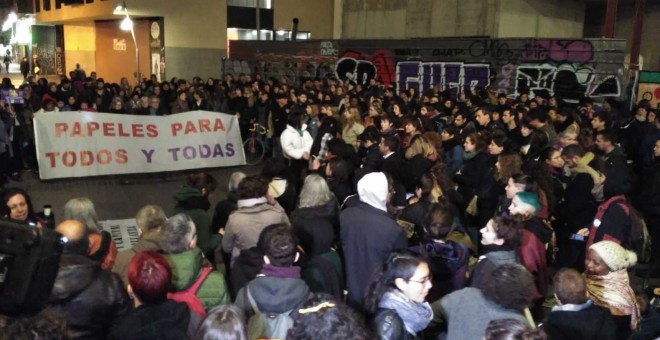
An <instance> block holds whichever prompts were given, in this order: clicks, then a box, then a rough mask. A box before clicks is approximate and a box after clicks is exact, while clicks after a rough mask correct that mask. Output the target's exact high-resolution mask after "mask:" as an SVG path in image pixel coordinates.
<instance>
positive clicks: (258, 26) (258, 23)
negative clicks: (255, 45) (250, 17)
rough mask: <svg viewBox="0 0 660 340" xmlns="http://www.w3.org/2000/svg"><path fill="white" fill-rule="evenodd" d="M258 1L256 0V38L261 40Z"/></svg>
mask: <svg viewBox="0 0 660 340" xmlns="http://www.w3.org/2000/svg"><path fill="white" fill-rule="evenodd" d="M259 1H260V0H257V1H256V2H257V40H261V15H260V13H259V12H261V10H260V8H259V5H260V4H259Z"/></svg>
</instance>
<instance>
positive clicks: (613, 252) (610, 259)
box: [589, 241, 637, 271]
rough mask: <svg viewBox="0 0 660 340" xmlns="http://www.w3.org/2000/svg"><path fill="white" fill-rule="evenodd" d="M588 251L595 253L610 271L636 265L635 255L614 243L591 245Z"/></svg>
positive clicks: (603, 242)
mask: <svg viewBox="0 0 660 340" xmlns="http://www.w3.org/2000/svg"><path fill="white" fill-rule="evenodd" d="M589 249H591V250H593V251H595V252H596V254H598V256H600V258H601V259H602V260H603V262H605V264H606V265H607V266H608V267H609V268H610V270H611V271H618V270H621V269H625V268H629V267H632V266H634V265H635V264H636V263H637V254H635V252H634V251H630V250H627V249H625V248H623V247H622V246H620V245H619V244H618V243H616V242H612V241H600V242H598V243H594V244H592V245H591V247H589Z"/></svg>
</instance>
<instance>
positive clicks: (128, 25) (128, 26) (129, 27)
mask: <svg viewBox="0 0 660 340" xmlns="http://www.w3.org/2000/svg"><path fill="white" fill-rule="evenodd" d="M113 14H115V15H125V16H126V17H125V18H124V19H123V20H122V21H121V24H120V25H119V28H121V30H122V31H131V36H132V37H133V44H134V45H135V65H136V67H137V72H136V73H135V86H139V85H140V50H139V49H138V44H137V40H136V39H135V29H134V27H133V26H134V25H133V20H131V17H130V16H129V15H128V8H126V1H122V3H121V4H120V5H117V7H115V10H114V12H113Z"/></svg>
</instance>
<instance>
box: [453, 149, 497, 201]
mask: <svg viewBox="0 0 660 340" xmlns="http://www.w3.org/2000/svg"><path fill="white" fill-rule="evenodd" d="M490 162H491V160H490V157H489V156H488V154H486V153H485V152H479V153H478V154H477V155H476V156H474V157H473V158H471V159H464V160H463V165H462V166H461V170H460V174H456V176H454V182H456V184H458V193H459V194H461V196H462V197H463V204H462V207H461V210H463V209H465V207H467V205H468V203H470V200H472V197H473V196H474V195H476V194H477V189H479V188H481V184H482V183H483V181H484V177H485V176H486V174H487V173H488V165H489V164H490Z"/></svg>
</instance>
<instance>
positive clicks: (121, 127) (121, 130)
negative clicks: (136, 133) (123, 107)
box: [119, 123, 131, 137]
mask: <svg viewBox="0 0 660 340" xmlns="http://www.w3.org/2000/svg"><path fill="white" fill-rule="evenodd" d="M130 136H131V134H130V133H126V132H125V131H124V124H122V123H119V137H130Z"/></svg>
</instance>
